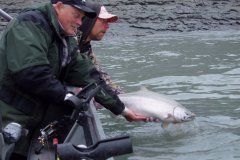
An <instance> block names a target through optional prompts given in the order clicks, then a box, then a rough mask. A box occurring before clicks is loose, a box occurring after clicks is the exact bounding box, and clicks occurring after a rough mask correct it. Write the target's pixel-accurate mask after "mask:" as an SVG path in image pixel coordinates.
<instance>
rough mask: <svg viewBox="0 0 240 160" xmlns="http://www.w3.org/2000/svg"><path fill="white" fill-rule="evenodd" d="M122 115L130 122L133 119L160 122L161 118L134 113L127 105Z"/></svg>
mask: <svg viewBox="0 0 240 160" xmlns="http://www.w3.org/2000/svg"><path fill="white" fill-rule="evenodd" d="M122 115H123V116H124V117H125V119H126V120H128V121H129V122H132V121H144V122H160V119H158V118H153V117H146V116H143V115H140V114H137V113H134V112H133V111H132V110H130V109H128V108H126V107H125V109H124V110H123V112H122Z"/></svg>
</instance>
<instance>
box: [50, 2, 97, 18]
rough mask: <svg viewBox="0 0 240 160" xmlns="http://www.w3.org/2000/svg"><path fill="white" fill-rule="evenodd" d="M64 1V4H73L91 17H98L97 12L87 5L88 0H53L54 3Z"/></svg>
mask: <svg viewBox="0 0 240 160" xmlns="http://www.w3.org/2000/svg"><path fill="white" fill-rule="evenodd" d="M59 1H60V2H62V3H63V4H68V5H71V6H73V7H75V8H77V9H79V10H81V11H83V12H84V13H85V15H86V16H87V17H89V18H94V17H96V12H95V11H94V10H92V9H91V8H89V7H87V6H86V0H51V2H52V4H55V3H57V2H59Z"/></svg>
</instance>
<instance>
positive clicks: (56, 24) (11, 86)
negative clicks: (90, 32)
mask: <svg viewBox="0 0 240 160" xmlns="http://www.w3.org/2000/svg"><path fill="white" fill-rule="evenodd" d="M84 16H87V17H89V18H94V17H95V16H96V13H95V12H94V11H93V10H92V9H90V8H89V7H87V6H86V2H85V0H51V3H48V4H45V5H43V6H41V7H39V8H35V9H28V10H26V11H24V12H22V13H20V14H19V16H17V17H16V18H15V19H13V20H12V21H11V22H9V24H8V26H7V28H6V30H5V32H4V33H3V35H2V38H1V40H0V109H1V113H2V118H3V126H5V125H6V124H8V123H10V122H16V123H19V124H21V125H22V127H23V128H25V129H27V130H28V131H29V133H28V134H27V136H26V137H22V138H21V139H20V141H19V142H18V143H17V144H16V147H15V151H14V153H15V154H14V155H17V156H16V159H17V160H21V159H26V155H27V151H28V147H29V142H30V139H31V135H32V133H33V132H34V130H35V129H36V128H37V127H38V126H39V125H40V124H41V123H42V120H43V119H44V116H45V114H46V113H47V114H51V115H52V117H51V118H53V117H56V116H57V115H61V112H64V113H71V111H72V108H70V107H69V106H65V105H64V101H65V100H66V99H67V98H68V97H69V96H73V95H72V94H70V93H69V92H68V91H67V89H66V87H65V85H72V86H78V87H84V86H85V85H87V84H89V83H90V82H95V81H97V80H98V79H92V78H91V77H90V76H91V74H92V72H91V73H90V72H88V70H89V71H93V70H94V69H92V63H91V62H89V61H88V60H85V61H84V60H83V59H84V57H79V56H78V57H77V54H76V52H75V51H76V50H75V47H76V46H77V43H76V40H75V38H73V36H76V33H77V28H78V27H79V26H81V24H82V18H83V17H84ZM77 59H78V60H79V59H82V62H83V63H77V62H78V61H77ZM82 64H84V65H83V66H82ZM81 67H85V68H86V70H84V72H82V68H81ZM95 99H96V100H98V102H99V103H101V104H103V105H104V106H105V107H106V108H108V109H109V110H110V111H111V112H113V113H114V114H116V115H118V114H121V113H124V112H123V110H125V109H124V108H125V107H124V105H123V104H122V102H121V101H120V100H119V98H118V97H117V96H116V95H114V94H111V91H110V90H109V89H108V88H107V87H105V88H104V87H103V89H102V91H101V92H100V93H99V94H98V95H97V96H96V97H95ZM50 104H51V105H50ZM53 104H57V105H53ZM52 106H55V107H56V106H57V109H52ZM49 110H53V111H54V112H49ZM130 117H133V118H131V119H133V120H135V119H136V120H140V119H144V118H145V117H140V116H136V115H134V114H131V115H130ZM12 159H14V157H13V158H12Z"/></svg>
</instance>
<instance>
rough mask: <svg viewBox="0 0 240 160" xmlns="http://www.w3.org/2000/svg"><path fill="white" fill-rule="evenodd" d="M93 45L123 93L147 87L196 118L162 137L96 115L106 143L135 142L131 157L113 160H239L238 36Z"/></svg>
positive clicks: (149, 126) (176, 36) (155, 129)
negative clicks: (124, 137) (125, 137)
mask: <svg viewBox="0 0 240 160" xmlns="http://www.w3.org/2000/svg"><path fill="white" fill-rule="evenodd" d="M93 45H94V51H95V53H96V54H97V57H98V58H99V60H100V61H101V64H102V67H103V68H104V69H105V70H106V71H107V72H108V73H109V74H110V75H111V77H112V79H113V80H114V81H115V82H116V83H117V84H119V85H120V86H121V87H122V88H123V89H124V90H125V92H131V91H136V90H138V89H139V87H140V86H145V87H147V88H148V89H149V90H152V91H154V92H158V93H162V94H165V95H168V96H170V97H171V98H173V99H175V100H177V101H178V102H180V103H181V104H183V105H184V106H185V107H187V108H188V109H189V110H191V111H193V112H194V113H196V114H197V119H196V120H195V121H194V122H190V123H185V124H182V125H170V126H169V127H168V128H166V129H163V128H161V126H160V124H158V123H130V122H127V121H126V120H125V119H123V118H120V117H118V118H117V119H114V118H112V117H111V116H110V115H109V114H108V112H107V111H106V110H101V111H99V115H100V117H101V121H102V122H103V127H104V130H105V132H106V134H107V136H115V135H119V134H125V133H127V134H129V135H130V136H131V137H132V139H133V149H134V153H132V154H129V155H126V156H120V157H117V158H116V159H117V160H124V159H129V160H158V159H161V160H162V159H164V160H187V159H194V160H226V159H228V160H238V159H240V92H239V91H240V63H239V61H240V31H222V32H193V33H163V34H155V35H150V36H145V37H127V38H126V37H125V38H121V39H119V38H118V37H114V36H107V37H106V39H105V40H103V41H101V42H96V43H94V44H93Z"/></svg>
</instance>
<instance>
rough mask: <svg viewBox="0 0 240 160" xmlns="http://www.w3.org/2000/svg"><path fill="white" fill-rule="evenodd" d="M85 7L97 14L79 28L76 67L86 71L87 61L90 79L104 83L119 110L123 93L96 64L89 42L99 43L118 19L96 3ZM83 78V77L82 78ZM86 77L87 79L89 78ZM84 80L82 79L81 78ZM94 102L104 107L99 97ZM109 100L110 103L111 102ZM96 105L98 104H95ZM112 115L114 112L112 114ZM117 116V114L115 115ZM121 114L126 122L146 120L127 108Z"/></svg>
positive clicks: (88, 3)
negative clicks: (120, 95) (116, 102)
mask: <svg viewBox="0 0 240 160" xmlns="http://www.w3.org/2000/svg"><path fill="white" fill-rule="evenodd" d="M86 6H88V7H89V8H91V9H92V10H94V11H95V12H96V14H97V16H96V17H95V18H88V17H86V18H85V19H84V21H83V24H82V25H81V27H80V28H79V33H80V35H79V36H78V42H79V49H80V54H79V55H78V65H82V67H78V68H82V69H86V67H83V66H84V65H85V62H86V61H88V63H89V66H91V67H89V68H88V73H90V76H89V77H90V78H92V79H96V80H102V81H103V82H104V83H103V84H104V85H102V86H103V88H104V89H105V90H106V91H108V94H109V95H110V96H111V97H113V98H112V99H111V100H116V101H118V106H117V107H119V108H124V104H123V103H122V102H121V101H119V98H118V96H117V95H118V94H119V93H123V91H122V90H121V88H120V87H119V86H117V85H116V84H114V83H113V82H112V81H111V79H110V77H109V75H108V74H107V73H106V72H104V71H103V70H102V68H101V67H100V66H99V64H98V63H97V60H96V57H95V54H94V53H93V51H92V46H91V41H92V40H94V41H100V40H102V38H103V37H104V35H105V33H106V32H107V30H108V29H109V23H114V22H116V21H117V20H118V17H117V16H116V15H114V14H110V13H109V12H108V11H107V10H106V8H105V7H104V6H103V5H101V4H98V3H90V2H87V3H86ZM83 57H84V58H83ZM80 72H82V73H84V70H83V71H80ZM83 77H85V76H83ZM89 77H88V78H89ZM82 79H83V80H84V78H82ZM95 100H96V101H97V102H99V103H100V104H101V105H102V106H104V107H106V105H105V103H104V101H103V100H104V99H101V98H100V99H99V97H95ZM111 100H110V101H111ZM95 104H96V105H98V103H95ZM113 113H114V112H113ZM115 114H119V113H115ZM121 114H122V115H123V116H124V117H125V118H126V119H127V120H128V121H142V120H147V119H145V117H143V116H141V115H137V114H135V113H134V112H132V111H131V110H128V109H127V108H124V110H123V111H122V112H121Z"/></svg>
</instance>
